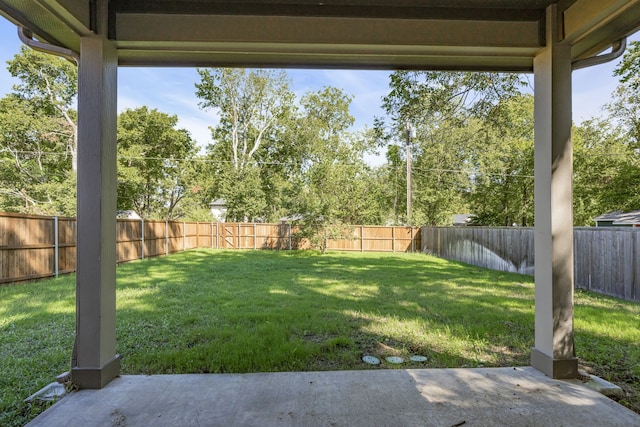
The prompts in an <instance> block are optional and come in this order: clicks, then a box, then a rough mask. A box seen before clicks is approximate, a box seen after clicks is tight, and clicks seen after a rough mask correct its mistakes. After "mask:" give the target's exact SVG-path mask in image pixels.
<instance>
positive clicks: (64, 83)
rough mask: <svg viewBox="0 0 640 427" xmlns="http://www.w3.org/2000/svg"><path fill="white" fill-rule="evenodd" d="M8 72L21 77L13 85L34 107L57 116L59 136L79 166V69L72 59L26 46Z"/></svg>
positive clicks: (50, 115) (75, 164)
mask: <svg viewBox="0 0 640 427" xmlns="http://www.w3.org/2000/svg"><path fill="white" fill-rule="evenodd" d="M7 63H8V64H9V67H8V68H7V69H8V71H9V73H11V75H12V76H13V77H17V78H18V79H20V81H21V83H19V84H17V85H14V87H13V90H14V92H15V93H16V95H17V96H19V97H20V98H22V99H25V100H28V101H29V103H30V104H31V106H32V108H34V109H35V110H38V111H41V112H42V114H44V115H46V116H47V117H50V118H52V119H56V121H57V122H58V123H57V125H58V126H57V127H56V132H57V133H58V136H57V137H58V138H64V139H65V140H66V143H67V144H66V145H67V147H66V148H67V150H68V152H69V154H70V155H71V168H72V170H73V171H76V170H77V166H78V136H77V135H78V127H77V124H76V122H77V117H76V115H77V114H76V111H75V110H74V108H73V107H74V104H75V101H76V95H77V93H78V89H77V84H78V83H77V82H78V69H77V67H76V66H75V64H72V63H70V62H69V61H67V60H65V59H62V58H59V57H56V56H53V55H47V54H45V53H41V52H37V51H35V50H33V49H30V48H28V47H26V46H22V47H21V48H20V52H19V53H18V54H16V55H15V56H14V58H13V59H12V60H10V61H7Z"/></svg>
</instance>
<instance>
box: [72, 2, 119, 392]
mask: <svg viewBox="0 0 640 427" xmlns="http://www.w3.org/2000/svg"><path fill="white" fill-rule="evenodd" d="M106 3H107V2H98V12H97V15H98V24H97V25H98V26H99V27H98V30H96V34H97V35H90V36H84V37H81V38H80V64H79V68H78V184H77V186H78V192H77V200H78V202H77V203H78V209H77V211H78V219H77V274H76V340H75V346H74V352H73V356H72V361H71V375H72V378H73V382H74V384H76V385H77V386H78V387H80V388H93V389H95V388H102V387H104V386H105V385H106V384H107V383H109V382H110V381H111V380H112V379H113V378H115V377H116V376H118V375H119V373H120V357H119V356H118V355H116V186H117V174H116V117H117V108H116V100H117V75H118V55H117V52H116V48H115V46H114V45H113V43H112V42H110V41H109V40H107V39H106V38H104V37H102V36H101V35H104V34H105V33H106V24H105V22H106V14H107V10H106ZM100 30H102V31H100Z"/></svg>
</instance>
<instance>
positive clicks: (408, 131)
mask: <svg viewBox="0 0 640 427" xmlns="http://www.w3.org/2000/svg"><path fill="white" fill-rule="evenodd" d="M405 131H406V136H407V222H409V220H410V218H411V138H415V137H416V130H415V128H414V127H413V126H412V125H411V123H410V122H409V121H408V120H407V124H406V127H405Z"/></svg>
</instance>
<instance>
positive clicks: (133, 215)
mask: <svg viewBox="0 0 640 427" xmlns="http://www.w3.org/2000/svg"><path fill="white" fill-rule="evenodd" d="M116 218H120V219H142V218H141V217H140V215H138V213H137V212H136V211H132V210H126V211H116Z"/></svg>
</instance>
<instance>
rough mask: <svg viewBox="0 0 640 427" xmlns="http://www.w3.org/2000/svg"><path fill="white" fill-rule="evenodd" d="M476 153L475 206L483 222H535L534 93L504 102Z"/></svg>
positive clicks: (478, 220) (477, 219)
mask: <svg viewBox="0 0 640 427" xmlns="http://www.w3.org/2000/svg"><path fill="white" fill-rule="evenodd" d="M490 117H491V119H489V120H485V121H484V122H483V124H482V128H481V129H480V131H479V132H478V133H477V135H476V138H475V141H476V142H475V148H474V150H473V152H472V156H471V157H472V159H473V160H472V162H473V165H474V171H473V175H472V176H473V180H472V183H473V188H472V191H471V193H470V197H469V200H470V208H471V211H472V212H473V213H474V214H475V215H476V217H475V222H476V223H477V224H481V225H492V226H511V225H513V224H517V225H520V226H523V227H526V226H532V225H533V215H534V199H533V198H534V188H533V185H534V180H533V173H534V171H533V158H534V156H533V147H534V136H533V129H534V126H533V96H532V95H517V96H512V97H510V98H508V99H505V100H502V101H501V102H500V104H499V105H497V106H496V112H495V113H492V114H491V115H490Z"/></svg>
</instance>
